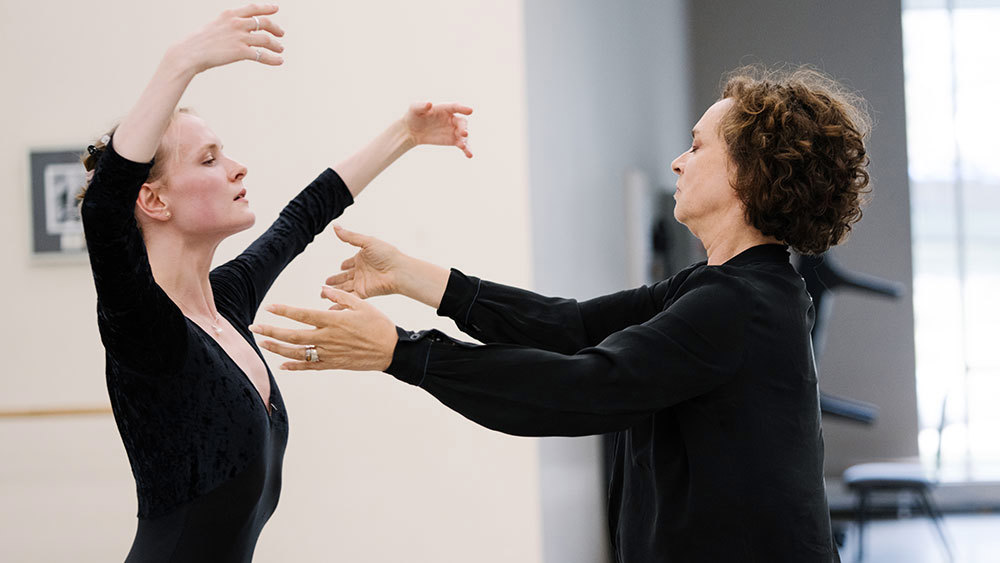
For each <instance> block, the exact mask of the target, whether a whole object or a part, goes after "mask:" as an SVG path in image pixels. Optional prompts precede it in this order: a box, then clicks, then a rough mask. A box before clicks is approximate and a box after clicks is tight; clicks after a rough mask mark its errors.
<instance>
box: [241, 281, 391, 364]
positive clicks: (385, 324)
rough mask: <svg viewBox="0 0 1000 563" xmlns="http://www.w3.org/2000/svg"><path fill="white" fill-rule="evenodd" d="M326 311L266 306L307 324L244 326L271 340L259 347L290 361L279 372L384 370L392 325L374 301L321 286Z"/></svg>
mask: <svg viewBox="0 0 1000 563" xmlns="http://www.w3.org/2000/svg"><path fill="white" fill-rule="evenodd" d="M321 295H322V296H323V297H325V298H327V299H329V300H330V301H332V302H333V305H332V306H331V307H330V309H329V310H326V311H324V310H316V309H302V308H299V307H290V306H288V305H269V306H267V307H266V309H267V311H269V312H271V313H274V314H276V315H278V316H281V317H286V318H289V319H292V320H293V321H298V322H301V323H305V324H307V325H311V327H310V328H301V329H290V328H281V327H276V326H271V325H264V324H254V325H251V326H250V330H251V331H252V332H254V333H255V334H259V335H261V336H265V337H268V338H271V339H272V340H264V341H262V342H261V343H260V347H261V348H263V349H265V350H267V351H269V352H273V353H275V354H278V355H280V356H284V357H286V358H288V359H290V360H293V361H288V362H285V363H283V364H281V369H284V370H323V369H348V370H356V371H385V370H386V369H387V368H388V367H389V364H391V363H392V355H393V352H394V351H395V349H396V340H397V338H398V336H397V333H396V326H395V324H393V322H392V321H391V320H389V318H388V317H386V316H385V315H384V314H383V313H382V312H381V311H379V310H378V309H376V308H375V306H374V305H372V304H371V303H368V302H366V301H363V300H361V299H360V298H358V297H357V296H355V295H352V294H350V293H347V292H345V291H341V290H339V289H334V288H332V287H329V286H324V287H323V290H322V293H321Z"/></svg>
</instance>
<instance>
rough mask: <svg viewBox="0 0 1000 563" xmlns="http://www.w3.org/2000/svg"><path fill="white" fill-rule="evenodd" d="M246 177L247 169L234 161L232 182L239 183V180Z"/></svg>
mask: <svg viewBox="0 0 1000 563" xmlns="http://www.w3.org/2000/svg"><path fill="white" fill-rule="evenodd" d="M246 175H247V167H246V166H243V165H242V164H240V163H239V162H236V161H235V160H234V161H233V168H232V171H231V172H230V176H231V177H232V181H233V182H237V181H239V180H242V179H243V178H244V177H245V176H246Z"/></svg>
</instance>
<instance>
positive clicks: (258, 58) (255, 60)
mask: <svg viewBox="0 0 1000 563" xmlns="http://www.w3.org/2000/svg"><path fill="white" fill-rule="evenodd" d="M254 51H257V58H256V59H254V62H256V63H259V62H260V53H261V48H260V47H255V48H254Z"/></svg>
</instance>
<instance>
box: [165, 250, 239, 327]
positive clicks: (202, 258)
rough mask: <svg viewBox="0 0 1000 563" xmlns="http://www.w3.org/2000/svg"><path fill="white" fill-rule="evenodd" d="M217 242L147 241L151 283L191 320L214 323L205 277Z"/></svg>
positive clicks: (212, 297)
mask: <svg viewBox="0 0 1000 563" xmlns="http://www.w3.org/2000/svg"><path fill="white" fill-rule="evenodd" d="M219 242H221V241H192V240H187V239H182V238H174V237H149V238H148V239H147V240H146V252H147V254H148V255H149V265H150V268H151V269H152V272H153V279H155V280H156V283H157V285H159V286H160V288H162V289H163V291H164V292H165V293H166V294H167V296H168V297H170V299H171V300H172V301H173V302H174V303H175V304H176V305H177V306H178V307H180V309H181V311H182V312H183V313H184V315H185V316H187V317H189V318H191V319H192V320H196V319H199V318H200V319H204V320H207V321H209V323H214V322H216V321H215V320H216V319H217V318H218V314H219V313H218V311H217V310H216V308H215V297H214V296H213V295H212V286H211V284H210V283H209V281H208V273H209V271H210V270H211V268H212V259H213V258H214V256H215V249H216V248H217V247H218V246H219Z"/></svg>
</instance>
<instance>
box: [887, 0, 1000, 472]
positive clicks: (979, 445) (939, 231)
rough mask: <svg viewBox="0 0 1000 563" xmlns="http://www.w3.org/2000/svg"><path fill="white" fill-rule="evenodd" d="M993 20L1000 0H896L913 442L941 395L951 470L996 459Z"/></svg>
mask: <svg viewBox="0 0 1000 563" xmlns="http://www.w3.org/2000/svg"><path fill="white" fill-rule="evenodd" d="M998 30H1000V0H964V1H963V0H903V54H904V55H903V56H904V66H905V73H906V106H907V107H906V110H907V111H906V113H907V118H906V119H907V123H906V129H907V137H908V147H907V150H908V154H909V176H910V197H911V209H912V228H913V231H912V232H913V276H914V280H913V282H914V283H913V286H914V288H913V293H914V295H913V305H914V313H915V339H916V353H917V400H918V403H919V404H918V411H919V415H920V427H921V430H920V452H921V456H922V457H924V458H925V459H927V460H928V461H930V460H932V459H933V458H934V456H935V455H936V453H937V450H938V431H937V429H938V424H939V422H940V420H941V416H942V406H943V404H944V401H945V398H947V409H946V413H947V415H946V417H945V426H944V432H943V433H942V440H941V454H942V463H943V466H944V467H945V468H952V469H954V468H958V469H959V470H960V474H959V475H957V477H958V478H973V479H974V478H977V477H982V475H977V473H976V472H977V471H981V470H982V468H984V467H989V466H990V465H991V464H992V465H993V467H994V468H996V467H997V462H1000V440H998V439H997V436H998V435H1000V31H998ZM947 476H948V475H947V474H946V475H945V477H946V478H947Z"/></svg>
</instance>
